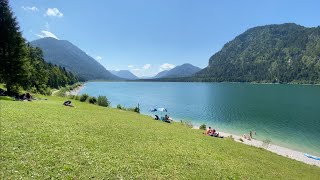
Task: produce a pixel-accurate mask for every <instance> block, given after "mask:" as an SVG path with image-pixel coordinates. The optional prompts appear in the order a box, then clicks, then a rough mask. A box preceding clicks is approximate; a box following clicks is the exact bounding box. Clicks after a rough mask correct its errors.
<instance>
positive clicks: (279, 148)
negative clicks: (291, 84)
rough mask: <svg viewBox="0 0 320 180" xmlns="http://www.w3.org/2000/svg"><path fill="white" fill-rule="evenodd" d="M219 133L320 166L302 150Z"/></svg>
mask: <svg viewBox="0 0 320 180" xmlns="http://www.w3.org/2000/svg"><path fill="white" fill-rule="evenodd" d="M192 129H199V127H198V126H193V128H192ZM219 134H220V135H222V136H224V137H232V138H233V139H234V141H235V142H238V143H242V144H246V145H249V146H254V147H257V148H263V149H265V150H267V151H270V152H273V153H275V154H278V155H281V156H284V157H287V158H290V159H294V160H297V161H300V162H304V163H306V164H310V165H315V166H318V167H320V161H319V160H315V159H311V158H308V157H306V156H305V155H304V153H303V152H300V151H296V150H293V149H289V148H286V147H282V146H278V145H274V144H271V143H270V144H268V145H264V143H263V142H262V141H259V140H256V139H251V140H248V139H244V138H243V137H241V136H238V135H235V134H230V133H226V132H220V131H219ZM213 138H214V137H213ZM240 138H241V139H242V140H243V142H242V141H240Z"/></svg>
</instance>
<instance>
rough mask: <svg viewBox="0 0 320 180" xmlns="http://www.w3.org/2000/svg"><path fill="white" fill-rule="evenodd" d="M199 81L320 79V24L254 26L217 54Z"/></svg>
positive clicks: (198, 74)
mask: <svg viewBox="0 0 320 180" xmlns="http://www.w3.org/2000/svg"><path fill="white" fill-rule="evenodd" d="M194 79H195V80H199V81H236V82H273V83H277V82H278V83H288V82H300V83H320V27H317V28H306V27H303V26H299V25H296V24H290V23H288V24H281V25H267V26H259V27H255V28H251V29H249V30H247V31H246V32H244V33H243V34H241V35H239V36H237V37H236V38H235V39H234V40H232V41H230V42H228V43H227V44H225V45H224V46H223V48H222V49H221V50H220V51H219V52H217V53H216V54H214V55H213V56H212V57H211V58H210V60H209V65H208V66H207V67H206V68H205V69H203V70H202V71H200V72H199V73H197V74H196V76H195V77H194Z"/></svg>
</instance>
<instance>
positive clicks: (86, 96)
mask: <svg viewBox="0 0 320 180" xmlns="http://www.w3.org/2000/svg"><path fill="white" fill-rule="evenodd" d="M88 97H89V95H88V94H82V95H81V96H80V101H81V102H85V101H86V100H87V99H88Z"/></svg>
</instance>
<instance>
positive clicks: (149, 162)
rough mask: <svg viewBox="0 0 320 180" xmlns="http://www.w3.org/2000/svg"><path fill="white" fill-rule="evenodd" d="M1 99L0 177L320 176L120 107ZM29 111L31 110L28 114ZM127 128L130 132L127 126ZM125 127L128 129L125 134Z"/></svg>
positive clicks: (303, 167)
mask: <svg viewBox="0 0 320 180" xmlns="http://www.w3.org/2000/svg"><path fill="white" fill-rule="evenodd" d="M44 98H47V99H48V100H46V101H45V100H39V101H33V102H28V101H3V100H1V101H0V105H1V113H2V114H4V115H5V116H3V117H2V119H1V129H0V130H1V136H0V142H1V151H0V157H1V161H0V177H2V179H3V178H4V179H87V178H95V179H103V178H106V177H107V178H110V179H118V178H121V179H257V178H258V179H308V180H311V179H319V177H320V169H319V167H316V166H311V165H307V164H304V163H301V162H298V161H295V160H291V159H288V158H286V157H282V156H279V155H276V154H273V153H271V152H269V151H266V150H264V149H259V148H255V147H251V146H247V145H244V144H241V143H237V142H235V141H233V140H232V139H230V138H224V139H219V138H218V139H213V138H212V137H208V136H204V135H203V134H202V132H203V131H201V130H194V129H190V128H188V127H187V126H185V125H183V124H181V123H173V124H168V123H164V122H160V121H155V120H153V119H152V118H151V117H149V116H145V115H140V114H137V113H134V112H127V111H123V110H119V109H112V108H104V107H99V106H96V105H90V104H87V103H80V102H79V101H73V104H74V105H75V106H76V108H70V107H64V106H63V105H62V102H64V101H65V100H66V99H65V98H58V97H52V96H49V97H44ZM30 112H32V113H30ZM124 130H125V131H124ZM124 132H125V133H124Z"/></svg>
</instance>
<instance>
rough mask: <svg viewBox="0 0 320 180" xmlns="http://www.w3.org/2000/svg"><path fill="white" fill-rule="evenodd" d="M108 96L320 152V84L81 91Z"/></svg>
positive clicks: (99, 85) (162, 85)
mask: <svg viewBox="0 0 320 180" xmlns="http://www.w3.org/2000/svg"><path fill="white" fill-rule="evenodd" d="M83 93H88V94H90V95H92V96H98V95H105V96H107V98H108V99H109V100H110V101H111V105H112V106H113V107H116V106H117V104H121V105H123V106H126V107H133V106H137V105H138V104H139V106H140V109H141V113H143V114H148V115H154V114H158V115H162V116H164V115H165V113H161V112H157V113H151V112H150V111H149V110H150V109H152V108H158V107H164V108H167V109H168V113H167V114H168V115H169V116H171V117H172V118H173V119H175V120H184V121H190V122H191V123H192V124H194V125H196V126H199V125H201V124H206V125H207V126H212V127H214V128H215V129H217V130H220V131H224V132H229V133H232V134H237V135H243V134H248V133H249V131H250V130H251V131H256V132H257V135H256V136H254V138H256V139H258V140H265V139H269V140H271V143H272V144H277V145H280V146H284V147H287V148H291V149H294V150H298V151H301V152H306V153H310V154H314V155H317V156H320V152H319V149H320V140H319V139H320V86H312V85H310V86H305V85H292V84H287V85H283V84H246V83H177V82H174V83H173V82H88V83H85V85H84V88H83V89H82V90H81V91H80V94H83Z"/></svg>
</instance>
